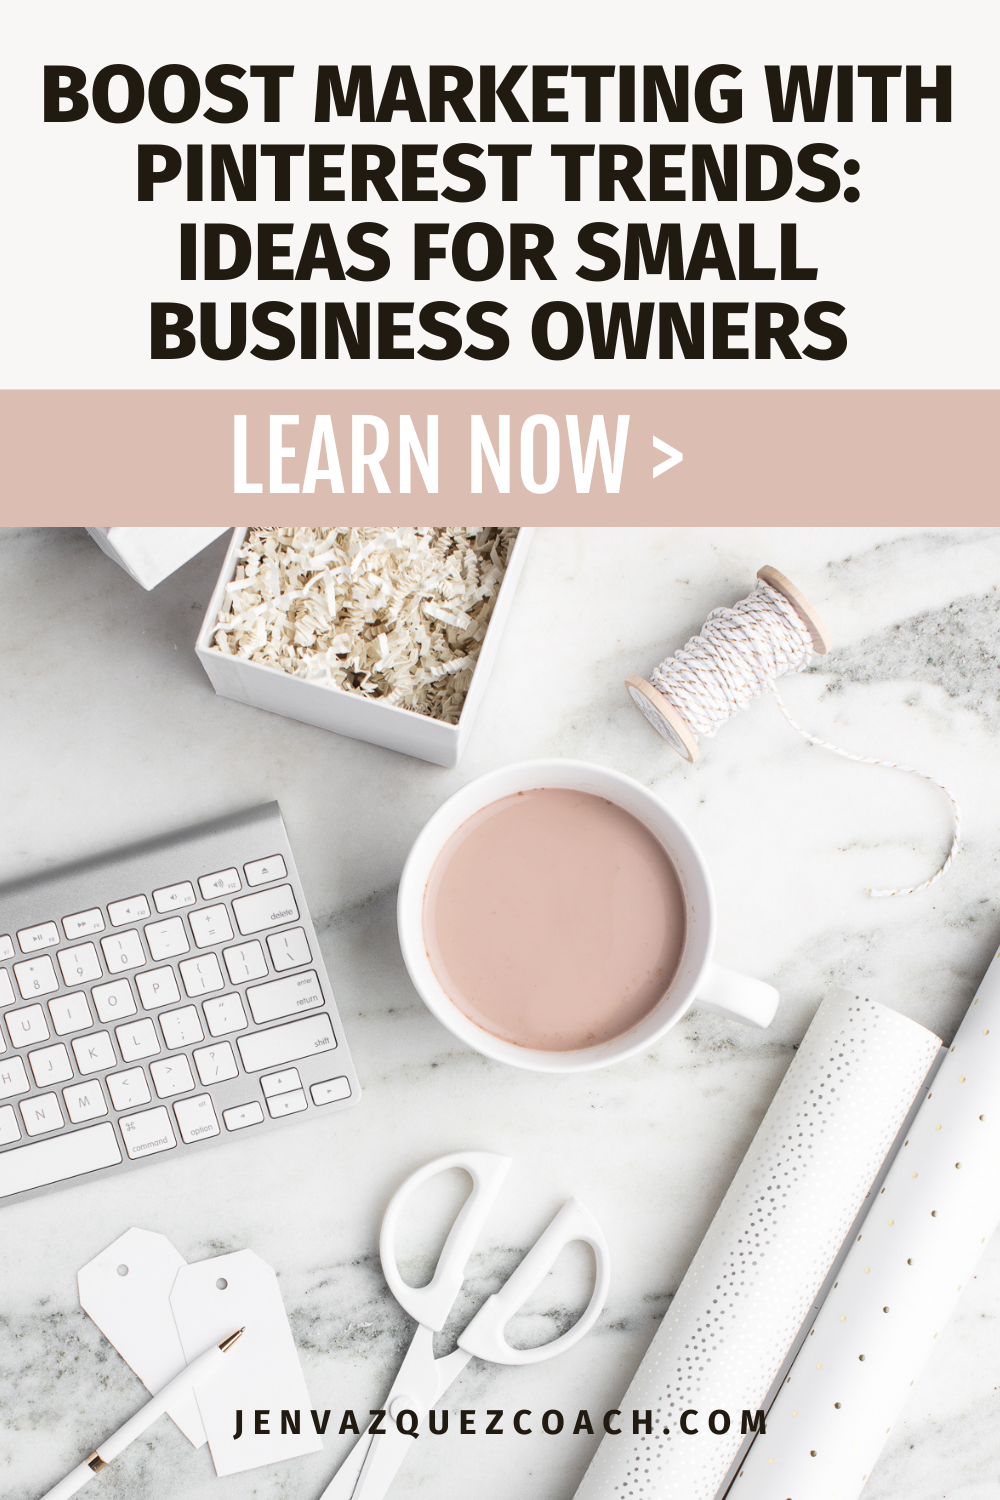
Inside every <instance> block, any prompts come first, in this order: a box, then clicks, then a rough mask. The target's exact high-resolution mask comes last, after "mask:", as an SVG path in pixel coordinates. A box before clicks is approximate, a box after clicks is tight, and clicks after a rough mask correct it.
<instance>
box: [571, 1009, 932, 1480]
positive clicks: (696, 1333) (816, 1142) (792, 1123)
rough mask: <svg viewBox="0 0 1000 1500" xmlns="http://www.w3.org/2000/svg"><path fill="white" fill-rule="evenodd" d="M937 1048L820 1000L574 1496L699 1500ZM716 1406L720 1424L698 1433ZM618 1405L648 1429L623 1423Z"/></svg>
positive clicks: (729, 1454) (782, 1351)
mask: <svg viewBox="0 0 1000 1500" xmlns="http://www.w3.org/2000/svg"><path fill="white" fill-rule="evenodd" d="M939 1047H940V1043H939V1040H938V1038H937V1037H936V1036H934V1035H933V1033H931V1032H929V1031H927V1030H925V1028H924V1027H922V1026H919V1025H917V1023H916V1022H914V1021H910V1020H908V1019H907V1018H906V1017H905V1016H901V1015H899V1014H898V1013H897V1012H895V1011H892V1010H889V1009H887V1008H886V1007H885V1006H881V1005H878V1004H875V1003H874V1002H872V1001H870V1000H864V999H859V998H856V997H853V996H850V995H843V994H836V995H830V996H828V997H827V998H826V999H824V1000H823V1002H822V1003H821V1005H820V1007H819V1009H818V1010H817V1012H816V1015H815V1017H814V1018H813V1021H812V1024H811V1025H810V1027H809V1029H808V1031H807V1032H806V1034H805V1036H804V1037H803V1039H802V1043H801V1045H800V1047H799V1049H798V1051H797V1053H796V1055H795V1057H794V1059H793V1061H792V1063H791V1065H790V1067H789V1069H788V1072H787V1073H786V1075H785V1077H784V1079H783V1080H782V1083H781V1086H780V1087H779V1089H778V1092H777V1093H776V1095H775V1097H774V1099H773V1100H772V1102H771V1105H770V1108H769V1109H768V1111H767V1114H766V1115H765V1116H764V1119H763V1121H762V1122H761V1125H760V1128H759V1130H758V1131H757V1134H756V1135H755V1136H754V1139H753V1141H752V1142H751V1145H750V1149H749V1150H748V1152H747V1154H746V1156H745V1158H744V1160H743V1163H742V1165H741V1166H740V1168H739V1171H738V1172H737V1174H736V1177H735V1178H734V1180H733V1183H732V1185H731V1187H730V1188H729V1191H728V1192H727V1194H726V1196H725V1198H724V1199H723V1202H722V1205H721V1207H720V1208H719V1211H718V1213H717V1214H716V1216H715V1218H714V1219H713V1220H712V1223H711V1225H710V1227H709V1230H708V1233H707V1234H706V1236H705V1238H704V1240H703V1241H702V1243H701V1245H700V1247H699V1249H698V1251H697V1253H696V1254H695V1257H694V1260H693V1261H692V1263H691V1265H690V1267H689V1269H688V1271H687V1274H686V1275H685V1277H684V1280H683V1281H682V1282H681V1285H680V1287H679V1288H678V1291H677V1293H676V1295H675V1296H674V1298H673V1301H672V1302H671V1304H670V1307H669V1309H668V1311H667V1313H666V1315H665V1317H664V1319H663V1322H662V1324H661V1325H660V1328H659V1329H658V1330H657V1333H656V1335H655V1337H654V1339H653V1342H652V1344H651V1345H650V1347H649V1350H648V1352H647V1353H646V1356H645V1358H644V1359H643V1361H642V1363H641V1364H640V1366H639V1369H638V1370H637V1372H636V1375H635V1378H634V1379H633V1381H632V1384H631V1385H630V1386H629V1389H628V1390H627V1391H626V1393H625V1394H624V1396H622V1397H621V1399H620V1400H619V1401H617V1402H616V1405H618V1406H620V1407H621V1409H622V1411H623V1413H624V1416H623V1418H622V1420H621V1429H622V1430H621V1434H620V1435H619V1436H610V1437H605V1438H604V1439H603V1441H602V1443H601V1445H600V1447H599V1448H598V1450H597V1453H596V1454H595V1456H594V1459H593V1461H592V1463H591V1465H590V1468H589V1469H588V1470H587V1473H586V1474H585V1475H584V1478H583V1482H582V1484H581V1486H580V1488H579V1490H578V1491H577V1500H654V1497H655V1500H713V1497H714V1496H715V1495H716V1493H717V1491H718V1489H719V1487H720V1485H721V1484H722V1482H723V1480H724V1479H725V1477H726V1475H727V1473H728V1471H729V1469H730V1468H731V1466H732V1465H733V1463H734V1461H735V1460H736V1458H737V1456H738V1454H739V1451H740V1448H741V1445H742V1443H743V1441H744V1440H743V1437H742V1436H741V1430H740V1429H741V1414H742V1412H743V1410H744V1409H749V1410H750V1411H756V1409H757V1408H759V1407H763V1406H764V1404H765V1402H766V1399H767V1397H768V1393H769V1392H770V1390H771V1388H772V1386H773V1384H774V1382H775V1380H776V1378H777V1377H778V1375H779V1373H780V1371H781V1368H782V1366H783V1364H784V1363H785V1361H786V1358H787V1356H788V1353H789V1351H790V1349H791V1348H792V1347H793V1345H794V1343H795V1341H796V1338H797V1337H798V1336H799V1334H800V1332H801V1330H802V1326H803V1323H804V1321H805V1320H806V1318H807V1317H809V1316H810V1314H811V1313H812V1310H813V1307H814V1304H815V1302H816V1298H817V1295H818V1294H819V1293H820V1291H821V1288H822V1287H823V1284H824V1282H825V1281H826V1280H827V1277H828V1273H829V1272H830V1270H831V1267H832V1266H833V1264H834V1261H835V1260H836V1258H837V1256H838V1254H839V1253H840V1251H841V1250H842V1247H843V1244H844V1240H845V1238H846V1237H847V1235H848V1234H849V1233H850V1232H851V1230H852V1226H853V1224H854V1222H855V1220H856V1219H857V1217H858V1215H859V1214H860V1213H861V1211H862V1209H863V1206H864V1202H865V1197H866V1195H867V1194H868V1193H869V1191H870V1190H871V1188H872V1184H873V1182H874V1181H875V1178H876V1176H877V1174H878V1173H879V1171H880V1169H881V1167H882V1164H883V1162H884V1160H885V1157H886V1155H887V1154H888V1152H889V1151H890V1150H891V1148H892V1146H893V1144H894V1142H895V1140H896V1138H897V1136H898V1133H899V1131H900V1130H901V1128H902V1127H903V1125H904V1123H905V1122H906V1119H907V1117H908V1115H909V1113H910V1111H911V1108H912V1106H913V1104H914V1101H915V1099H916V1097H917V1094H918V1091H919V1090H920V1088H921V1085H922V1084H923V1082H924V1080H925V1078H926V1076H927V1072H928V1069H929V1068H930V1066H931V1064H932V1062H933V1061H934V1060H935V1058H936V1056H937V1054H938V1051H939ZM876 1196H878V1195H876ZM809 1342H812V1341H811V1340H808V1339H807V1343H809ZM720 1410H721V1411H724V1412H728V1413H729V1416H730V1426H729V1429H728V1431H727V1432H725V1433H719V1432H712V1431H710V1430H709V1425H708V1419H709V1416H710V1414H711V1413H712V1412H713V1411H720ZM633 1411H637V1412H638V1413H639V1414H640V1417H642V1416H643V1415H644V1414H645V1412H647V1411H649V1412H650V1413H651V1416H652V1432H651V1433H649V1434H646V1433H644V1432H640V1433H639V1434H638V1435H636V1436H633V1435H632V1433H631V1426H632V1416H631V1414H632V1412H633ZM685 1411H695V1412H697V1413H698V1415H697V1416H695V1417H689V1418H688V1419H687V1424H686V1425H687V1426H688V1427H689V1428H697V1432H696V1433H695V1434H694V1435H688V1434H685V1433H683V1432H682V1431H681V1429H680V1421H681V1417H682V1414H683V1413H684V1412H685ZM720 1425H721V1419H717V1421H716V1427H718V1426H720ZM777 1493H778V1492H777V1491H776V1490H774V1489H773V1488H772V1489H771V1490H770V1491H769V1493H768V1500H774V1496H775V1495H776V1494H777ZM785 1493H786V1492H785V1491H782V1495H783V1496H784V1494H785ZM787 1493H791V1492H790V1491H789V1492H787Z"/></svg>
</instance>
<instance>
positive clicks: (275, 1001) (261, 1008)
mask: <svg viewBox="0 0 1000 1500" xmlns="http://www.w3.org/2000/svg"><path fill="white" fill-rule="evenodd" d="M247 999H248V1000H249V1001H250V1009H251V1010H252V1011H253V1018H254V1020H255V1021H256V1022H257V1025H258V1026H264V1025H266V1023H267V1022H268V1021H277V1020H278V1018H279V1016H294V1015H295V1013H296V1012H297V1011H300V1010H318V1009H319V1007H320V1006H321V1005H322V1004H323V991H322V990H321V989H320V983H319V980H318V979H317V978H316V972H315V970H313V969H310V970H309V972H308V973H307V974H291V975H289V977H288V978H287V979H275V980H272V981H271V983H270V984H255V985H251V986H250V988H249V989H248V990H247Z"/></svg>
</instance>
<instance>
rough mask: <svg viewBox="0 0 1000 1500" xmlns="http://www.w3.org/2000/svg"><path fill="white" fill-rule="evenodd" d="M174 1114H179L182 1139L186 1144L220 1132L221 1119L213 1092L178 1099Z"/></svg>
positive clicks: (178, 1122)
mask: <svg viewBox="0 0 1000 1500" xmlns="http://www.w3.org/2000/svg"><path fill="white" fill-rule="evenodd" d="M174 1114H175V1115H176V1116H177V1124H178V1126H179V1128H180V1132H181V1140H182V1141H183V1142H184V1143H185V1145H190V1144H191V1142H192V1141H200V1140H205V1139H206V1138H207V1137H208V1136H210V1135H218V1134H219V1121H218V1117H217V1115H216V1113H215V1105H214V1104H213V1103H212V1096H211V1094H199V1095H198V1096H197V1098H195V1099H180V1100H178V1102H177V1103H176V1104H175V1105H174Z"/></svg>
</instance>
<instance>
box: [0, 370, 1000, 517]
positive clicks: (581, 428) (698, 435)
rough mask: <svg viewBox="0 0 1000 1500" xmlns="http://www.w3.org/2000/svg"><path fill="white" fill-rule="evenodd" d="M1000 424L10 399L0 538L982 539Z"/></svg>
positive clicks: (463, 401) (653, 398) (443, 399)
mask: <svg viewBox="0 0 1000 1500" xmlns="http://www.w3.org/2000/svg"><path fill="white" fill-rule="evenodd" d="M997 407H998V395H997V393H995V392H989V391H815V392H806V391H799V392H793V391H760V392H740V391H628V390H619V391H614V392H608V393H606V394H604V393H601V392H594V391H571V390H561V391H472V392H467V391H429V392H417V391H371V390H367V391H365V390H359V391H337V392H324V391H315V390H309V391H147V390H137V391H7V392H3V393H0V440H2V444H3V453H4V461H5V468H6V476H5V483H4V485H3V499H2V502H0V504H2V509H0V520H2V521H3V522H4V523H5V524H14V523H20V522H32V523H35V524H44V525H50V526H52V525H54V526H59V525H75V524H79V523H82V522H88V523H90V522H93V523H96V522H97V521H100V522H101V523H102V524H105V525H120V524H125V523H138V524H150V525H153V524H155V525H163V524H168V525H190V524H197V525H201V524H217V525H228V524H235V523H237V522H240V523H242V522H245V521H246V520H248V519H258V520H261V521H265V520H266V521H267V522H268V523H269V524H273V525H280V524H283V523H287V524H293V523H294V524H299V525H310V524H317V525H326V524H329V523H330V522H331V521H332V520H333V519H335V513H336V512H337V511H340V506H341V505H343V506H344V511H340V514H341V516H343V515H344V513H345V512H346V513H347V515H348V516H349V518H350V520H351V521H352V522H353V523H354V524H363V523H377V524H380V525H382V524H384V525H395V524H411V523H424V522H427V521H431V520H433V521H435V522H437V523H439V524H455V525H459V524H462V525H464V524H467V523H468V521H469V519H470V517H471V518H472V519H477V518H479V519H488V520H490V521H492V522H495V523H496V524H504V525H521V524H533V525H555V526H561V525H588V526H594V525H607V524H615V525H648V524H660V525H688V524H696V525H700V526H705V525H710V526H712V525H740V524H748V525H749V524H753V525H817V524H834V525H876V524H879V525H887V524H896V525H898V524H903V525H911V526H922V525H931V524H935V523H938V522H947V523H949V524H950V525H955V524H958V525H975V524H981V523H992V522H994V521H995V520H996V517H997V485H996V478H995V461H994V457H993V453H992V449H991V446H990V434H991V433H994V432H996V430H997V428H998V426H1000V422H998V412H997ZM626 418H627V421H626V420H625V419H626ZM341 495H343V497H344V498H343V499H341V498H340V496H341Z"/></svg>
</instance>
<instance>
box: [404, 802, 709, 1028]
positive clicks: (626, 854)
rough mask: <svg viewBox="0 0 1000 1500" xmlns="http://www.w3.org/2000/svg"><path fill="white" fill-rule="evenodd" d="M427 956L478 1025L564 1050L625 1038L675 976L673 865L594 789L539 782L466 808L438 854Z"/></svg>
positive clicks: (679, 939)
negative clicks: (478, 806)
mask: <svg viewBox="0 0 1000 1500" xmlns="http://www.w3.org/2000/svg"><path fill="white" fill-rule="evenodd" d="M423 931H424V942H425V945H426V949H427V956H428V959H429V960H430V964H431V967H432V969H433V970H434V973H435V975H436V977H437V979H438V982H439V983H440V985H441V987H442V989H443V990H444V991H445V993H446V994H447V995H448V996H449V997H450V998H451V1000H452V1001H453V1002H454V1003H455V1005H457V1006H458V1008H459V1009H460V1010H462V1011H464V1012H465V1014H466V1015H467V1016H468V1017H469V1018H470V1020H472V1021H474V1022H475V1023H476V1025H477V1026H481V1027H482V1028H483V1029H484V1030H486V1031H489V1032H491V1033H492V1034H493V1035H494V1036H497V1037H501V1038H502V1039H503V1040H504V1041H506V1042H512V1043H514V1044H515V1045H517V1046H521V1047H530V1048H534V1049H537V1050H539V1051H543V1052H572V1051H576V1050H578V1049H580V1048H583V1047H594V1046H596V1045H598V1044H599V1043H601V1042H606V1041H610V1040H612V1039H613V1038H614V1037H618V1036H621V1035H622V1033H623V1032H626V1031H628V1030H630V1028H631V1027H633V1026H635V1025H636V1024H637V1023H638V1022H639V1021H641V1020H642V1019H643V1018H644V1017H645V1016H647V1015H648V1014H649V1012H650V1011H651V1010H652V1009H653V1008H654V1006H655V1005H656V1004H657V1003H658V1001H659V1000H660V999H661V998H662V996H663V995H664V993H665V992H666V990H667V989H668V988H669V986H670V982H671V980H672V979H673V977H674V975H675V973H676V972H677V967H678V964H679V962H680V958H681V953H682V950H683V948H684V932H685V905H684V897H683V894H682V891H681V886H680V881H679V880H678V877H677V873H676V871H675V869H674V867H673V865H672V864H671V862H670V859H669V857H668V856H667V853H666V851H665V850H664V849H663V847H662V845H661V844H660V843H659V841H658V840H657V839H656V838H654V836H653V834H652V833H650V831H649V829H648V828H646V827H645V825H644V824H642V823H640V821H639V820H638V818H635V817H633V816H632V814H631V813H628V812H626V811H625V809H624V808H622V807H619V806H618V805H617V804H616V803H614V802H609V801H607V800H606V799H605V798H604V797H598V796H595V795H594V794H593V793H591V792H577V791H568V790H564V789H562V788H555V787H540V788H537V789H536V790H533V791H526V792H516V793H514V794H513V795H512V796H509V797H501V798H500V799H499V800H498V801H496V802H491V803H490V804H489V805H488V806H487V807H483V808H481V809H480V810H479V811H478V812H476V813H473V815H472V817H470V818H468V819H467V820H466V821H465V822H464V823H463V824H462V826H461V827H460V828H459V829H457V831H456V832H455V833H453V834H452V836H451V838H450V839H449V840H448V842H447V843H446V844H445V845H444V847H443V848H442V850H441V852H440V854H439V855H438V857H437V859H436V860H435V862H434V865H433V867H432V869H431V873H430V877H429V879H428V881H427V888H426V891H425V894H424V908H423Z"/></svg>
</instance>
